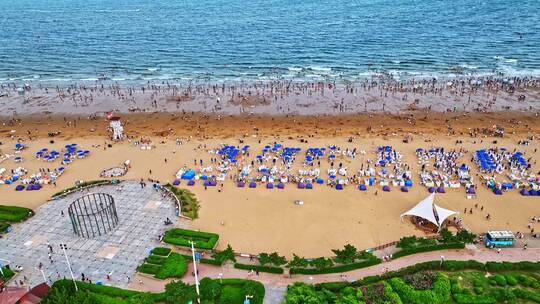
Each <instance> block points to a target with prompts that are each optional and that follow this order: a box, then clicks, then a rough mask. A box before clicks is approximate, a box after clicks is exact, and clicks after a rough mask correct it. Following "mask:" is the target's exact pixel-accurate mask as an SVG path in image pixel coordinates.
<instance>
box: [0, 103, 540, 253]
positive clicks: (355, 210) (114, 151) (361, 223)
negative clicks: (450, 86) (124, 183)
mask: <svg viewBox="0 0 540 304" xmlns="http://www.w3.org/2000/svg"><path fill="white" fill-rule="evenodd" d="M123 119H124V121H125V122H126V123H127V124H126V126H125V128H126V133H127V134H128V135H130V136H133V137H134V139H139V138H141V137H145V138H146V137H147V138H150V139H151V140H152V142H153V144H154V145H155V148H154V149H152V150H141V149H140V148H138V147H135V146H133V145H132V144H131V143H130V142H128V141H123V142H118V143H112V147H111V148H107V149H104V146H106V145H107V144H109V143H111V141H109V140H108V139H107V137H106V135H107V133H106V126H107V122H106V120H105V119H104V118H102V117H98V118H95V119H89V118H88V117H80V118H79V117H74V116H66V118H65V120H64V117H62V116H53V117H47V116H33V117H32V116H26V117H23V118H21V120H13V119H11V117H7V118H4V119H2V120H1V122H2V125H1V126H0V136H1V137H0V138H1V139H0V141H1V142H2V143H3V144H2V145H1V146H0V149H1V150H2V151H1V154H5V153H13V147H14V144H15V143H16V142H17V141H18V140H21V141H22V142H24V143H25V144H27V145H28V146H29V148H28V149H27V150H24V151H23V152H22V153H21V156H23V157H24V158H25V161H23V162H22V163H20V164H16V163H14V162H13V160H7V161H5V162H4V163H1V164H0V168H1V167H3V168H6V169H8V170H10V169H13V168H15V167H17V166H23V167H25V168H26V169H28V170H29V174H32V173H36V172H37V170H38V169H39V168H47V167H49V168H51V169H53V168H55V167H57V166H59V165H60V163H59V160H57V161H56V162H54V163H47V162H44V161H42V160H37V159H35V158H34V155H35V152H37V151H38V150H40V149H41V148H43V147H47V148H49V149H57V150H59V149H61V148H62V147H63V146H64V145H66V144H70V143H73V142H75V143H78V144H79V145H80V146H82V147H84V148H85V149H88V150H90V151H91V155H90V157H89V158H87V159H78V160H76V161H75V162H74V163H73V164H70V165H68V166H66V167H67V170H66V173H65V174H64V175H62V176H61V177H60V179H59V181H58V183H57V187H54V186H52V185H47V186H45V187H44V189H42V190H40V191H23V192H15V191H14V186H13V185H0V197H1V201H0V203H2V204H15V205H20V206H28V207H31V208H35V207H37V206H39V205H40V204H43V203H44V202H45V201H46V200H47V199H49V198H50V196H51V195H52V194H53V193H55V192H57V191H59V190H61V189H63V188H66V187H70V186H72V185H73V184H74V182H75V181H77V180H95V179H99V173H100V172H101V171H102V170H103V169H106V168H110V167H112V166H117V165H120V164H122V163H123V162H124V161H125V160H130V161H131V164H132V168H131V169H130V171H129V172H128V174H127V175H126V176H124V177H123V178H124V179H140V178H145V179H146V178H152V179H156V180H159V181H161V182H163V183H165V182H170V181H172V180H173V179H174V174H175V173H176V172H177V170H178V169H180V168H181V167H182V166H183V165H187V166H188V167H192V168H197V169H198V168H199V166H194V165H193V159H194V158H197V159H201V158H202V159H203V160H204V161H205V164H208V163H209V159H210V157H214V155H212V154H209V153H207V152H206V149H205V148H204V145H206V147H207V148H208V149H210V148H214V147H217V146H219V145H220V144H221V143H227V144H235V145H237V144H239V142H238V139H240V138H242V139H243V140H244V144H247V145H250V146H251V147H252V151H253V154H252V156H254V155H256V154H257V152H258V151H260V150H261V149H262V147H263V146H264V145H266V144H269V143H273V142H274V141H277V142H280V143H283V144H284V145H288V146H297V147H301V148H302V149H303V150H305V149H306V148H308V147H316V146H317V147H322V146H328V145H331V144H336V145H338V146H341V147H344V148H345V147H349V148H353V147H356V148H358V149H359V150H366V151H367V155H366V156H365V157H364V156H362V157H357V158H356V159H354V160H343V162H344V163H345V165H346V166H347V167H348V168H349V172H350V173H349V174H352V172H356V170H358V169H359V167H360V165H361V163H365V160H366V158H368V157H371V158H373V157H374V153H373V152H372V151H374V150H375V149H376V147H377V146H379V145H392V146H393V147H394V148H395V149H396V150H399V151H401V152H402V154H403V155H404V158H405V161H406V162H407V163H408V164H409V165H410V166H411V169H412V171H413V176H414V178H413V181H414V183H415V186H414V187H413V188H412V191H410V192H409V193H401V192H399V191H398V189H397V188H393V189H392V191H391V192H389V193H386V192H384V193H383V192H382V191H381V189H380V188H381V187H379V186H377V187H374V188H370V189H369V190H368V191H367V192H366V193H363V192H361V191H358V190H356V189H355V187H353V186H352V185H351V186H348V187H346V189H345V190H343V191H336V190H335V189H332V188H330V187H327V186H317V185H316V186H315V189H314V190H298V189H295V186H294V185H293V184H288V185H286V189H285V190H278V189H273V190H268V189H264V188H263V187H262V186H259V187H258V188H257V189H248V188H244V189H239V188H236V186H235V185H234V184H233V182H232V181H230V180H226V181H225V185H224V189H223V191H222V192H218V189H217V188H218V187H210V188H209V189H208V190H205V189H204V187H203V186H202V185H201V183H200V182H199V183H198V184H197V185H196V186H194V187H190V190H191V191H193V192H194V193H195V194H196V195H197V198H198V199H199V200H200V202H201V210H200V213H199V215H200V217H199V219H197V220H195V221H193V222H190V223H189V225H190V227H191V228H193V229H202V230H207V231H213V232H217V233H219V234H220V235H221V240H220V243H219V246H218V248H223V247H225V246H226V245H227V243H230V244H231V245H232V246H233V248H235V249H236V250H237V251H238V252H249V253H258V252H264V251H274V250H277V251H279V252H280V253H282V254H285V255H288V256H290V255H292V253H297V254H300V255H304V256H308V257H314V256H320V255H330V254H331V252H330V249H333V248H338V247H341V246H342V245H344V244H346V243H352V244H354V245H356V246H357V247H358V248H369V247H373V246H376V245H380V244H384V243H387V242H390V241H394V240H397V239H399V237H401V236H404V235H410V234H418V235H422V233H421V232H420V231H418V230H415V229H414V226H413V225H412V224H410V223H409V222H408V221H404V222H401V221H400V218H399V215H400V214H401V213H402V212H404V211H406V210H408V209H409V208H411V207H412V206H413V205H414V204H416V203H417V202H418V201H419V200H421V199H423V198H424V197H426V196H427V194H428V192H427V191H426V189H425V188H424V187H423V186H421V185H420V184H419V178H418V172H419V169H420V166H419V165H418V163H417V161H416V156H415V154H414V151H415V150H416V148H429V147H432V146H444V147H445V148H447V149H451V148H460V147H463V148H464V149H466V150H468V151H469V152H468V153H467V154H466V155H465V156H464V157H463V162H464V163H466V164H470V158H471V155H472V154H471V152H472V151H474V150H476V149H480V148H489V147H506V148H509V149H513V148H517V149H519V150H520V151H523V152H525V154H526V157H532V161H531V162H533V163H534V165H533V168H532V171H533V172H535V173H536V172H538V171H539V170H540V166H539V165H538V164H536V162H535V161H536V160H537V159H538V154H537V153H534V149H535V148H537V147H538V146H539V145H538V141H537V140H536V141H531V145H530V146H518V145H517V141H518V140H524V139H530V138H531V137H534V136H536V137H538V135H539V134H540V124H539V123H538V122H539V121H540V120H539V118H538V117H537V116H536V115H534V114H523V113H513V112H508V113H492V114H464V113H446V114H440V113H439V114H434V113H426V112H415V113H413V115H412V116H392V115H383V114H372V115H368V114H365V115H343V116H288V117H286V116H257V115H243V116H219V117H218V116H214V115H202V114H193V115H192V114H185V115H182V114H170V113H168V114H166V113H156V114H146V115H145V114H131V115H124V116H123ZM493 125H499V126H501V127H504V128H505V134H506V135H505V138H503V139H501V138H494V137H492V136H490V135H489V134H490V133H491V132H492V131H493V130H494V129H493ZM474 128H478V130H476V133H477V135H476V137H470V136H469V132H470V131H472V130H474ZM482 128H485V129H482ZM11 130H15V132H11ZM28 131H30V134H28ZM56 131H60V132H61V134H60V135H59V136H56V137H48V135H47V134H48V133H49V132H56ZM483 133H485V134H486V135H482V134H483ZM408 135H410V136H412V142H410V143H404V142H403V138H404V137H405V136H408ZM177 138H180V139H181V140H182V142H183V144H182V145H181V146H179V145H177V144H176V143H175V141H176V139H177ZM350 138H352V143H351V142H349V139H350ZM300 139H304V140H307V141H308V142H307V143H305V142H304V143H301V142H300ZM457 139H461V140H463V144H462V145H456V144H455V141H456V140H457ZM51 140H54V144H51V143H50V141H51ZM259 140H260V141H261V142H260V143H259ZM495 140H496V141H497V143H496V144H494V143H493V141H495ZM475 142H476V143H475ZM97 145H99V146H97ZM165 158H167V163H165V161H164V159H165ZM297 162H299V161H297ZM322 167H323V168H324V170H325V169H326V168H327V167H328V164H327V163H326V161H325V162H324V164H323V165H322ZM472 168H473V169H472V173H473V175H474V174H475V173H477V172H478V171H477V169H476V166H472ZM150 170H152V173H151V174H150V173H149V172H150ZM475 183H477V184H478V183H479V179H478V178H477V177H476V176H475ZM183 186H184V187H185V184H183ZM479 188H480V190H479V191H478V199H477V200H467V199H466V197H465V191H464V189H463V188H461V189H457V190H448V192H447V193H446V194H441V195H437V196H436V202H437V203H438V204H440V205H441V206H442V207H445V208H449V209H452V210H456V211H458V212H460V213H462V212H463V209H464V208H470V207H473V206H474V204H476V203H479V205H483V206H484V211H483V212H480V210H479V209H478V210H474V211H475V212H474V214H472V215H470V214H466V215H460V216H461V217H463V219H464V220H463V221H464V225H465V227H467V228H469V229H471V230H472V231H474V232H484V231H486V230H488V229H511V230H513V231H514V232H517V231H521V232H525V231H527V224H528V223H529V222H528V220H529V219H530V218H532V216H535V215H536V216H538V215H540V198H538V197H528V198H524V197H521V196H520V195H519V194H518V192H517V191H515V190H514V191H509V192H507V193H505V194H504V195H502V196H496V195H494V194H492V193H491V192H490V191H488V190H487V188H486V187H485V186H479ZM375 189H378V190H379V191H378V195H377V196H376V195H375V194H374V193H375ZM295 200H302V201H304V205H303V206H298V205H295V204H294V203H293V202H294V201H295ZM53 203H54V202H53ZM487 213H489V214H490V215H491V216H492V219H491V220H489V221H488V220H485V219H484V216H485V215H486V214H487ZM221 222H224V225H222V224H221ZM536 228H537V229H540V226H538V227H536Z"/></svg>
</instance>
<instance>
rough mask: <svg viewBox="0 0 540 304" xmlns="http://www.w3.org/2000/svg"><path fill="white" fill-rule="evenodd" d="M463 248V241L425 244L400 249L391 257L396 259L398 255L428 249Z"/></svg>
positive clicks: (426, 250)
mask: <svg viewBox="0 0 540 304" xmlns="http://www.w3.org/2000/svg"><path fill="white" fill-rule="evenodd" d="M463 248H465V243H449V244H437V245H433V246H425V247H411V248H406V249H402V250H400V251H398V252H396V253H394V254H393V255H392V258H393V259H397V258H400V257H404V256H407V255H411V254H415V253H420V252H428V251H436V250H445V249H463Z"/></svg>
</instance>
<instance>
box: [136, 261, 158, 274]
mask: <svg viewBox="0 0 540 304" xmlns="http://www.w3.org/2000/svg"><path fill="white" fill-rule="evenodd" d="M160 268H161V265H155V264H147V263H144V264H142V265H141V266H139V267H137V271H138V272H142V273H146V274H153V275H155V274H156V273H157V272H158V271H159V269H160Z"/></svg>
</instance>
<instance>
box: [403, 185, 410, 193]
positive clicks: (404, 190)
mask: <svg viewBox="0 0 540 304" xmlns="http://www.w3.org/2000/svg"><path fill="white" fill-rule="evenodd" d="M401 192H409V188H407V187H405V186H403V187H401Z"/></svg>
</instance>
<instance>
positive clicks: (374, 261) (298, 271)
mask: <svg viewBox="0 0 540 304" xmlns="http://www.w3.org/2000/svg"><path fill="white" fill-rule="evenodd" d="M380 263H381V259H379V258H377V257H375V256H373V257H371V258H370V259H369V260H366V261H362V262H357V263H352V264H346V265H339V266H333V267H327V268H291V269H290V270H289V273H290V274H309V275H311V274H326V273H337V272H347V271H351V270H355V269H360V268H365V267H369V266H373V265H377V264H380Z"/></svg>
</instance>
